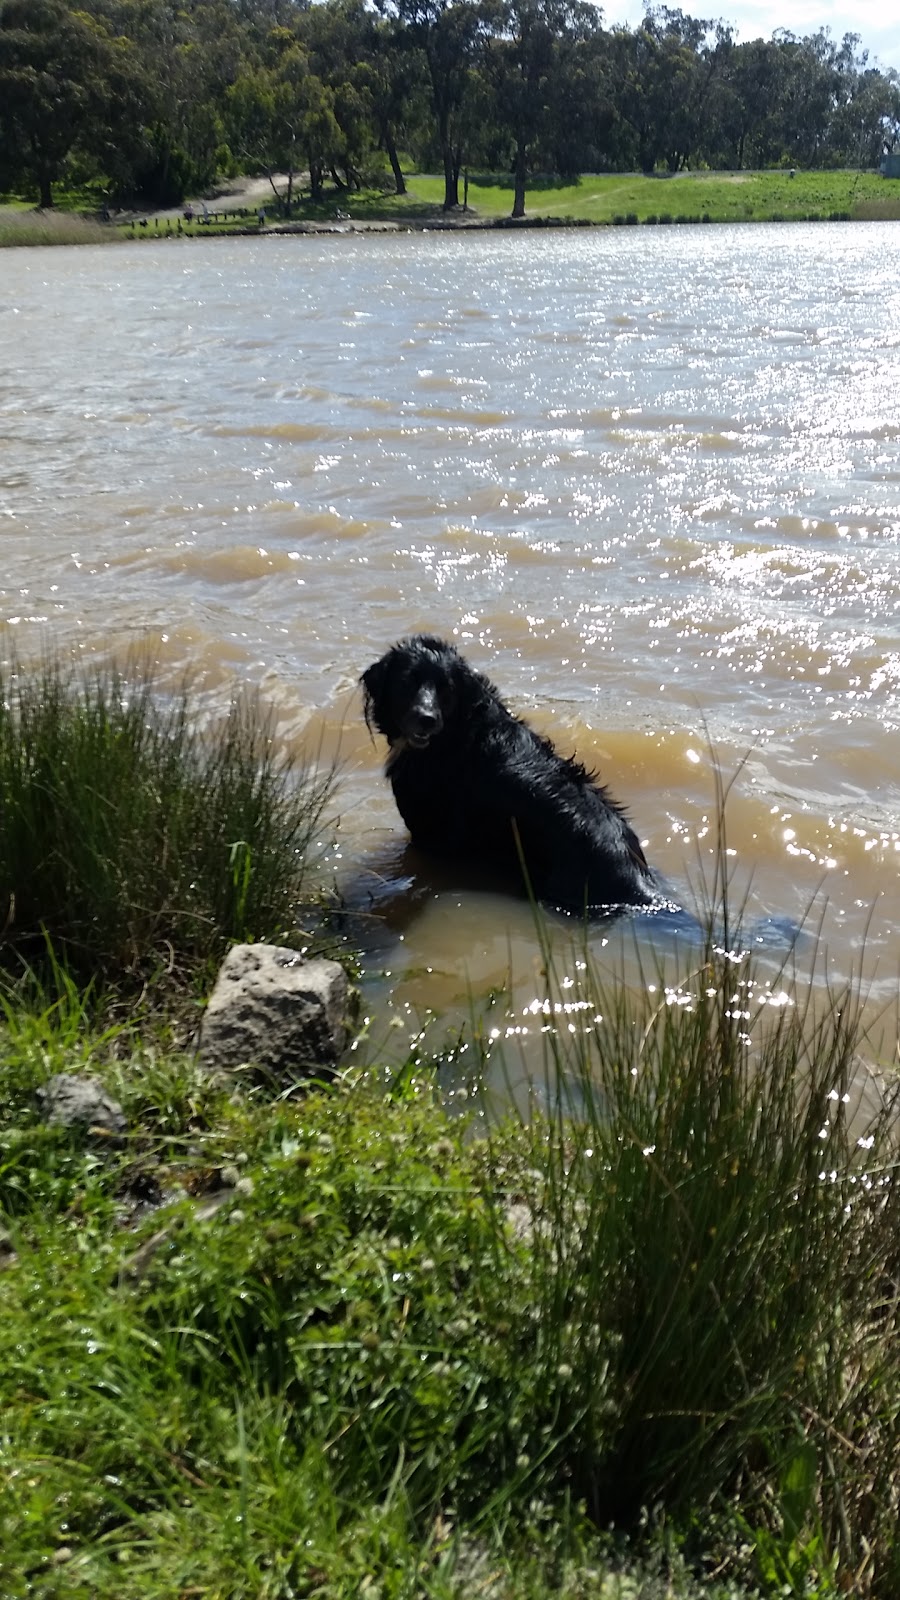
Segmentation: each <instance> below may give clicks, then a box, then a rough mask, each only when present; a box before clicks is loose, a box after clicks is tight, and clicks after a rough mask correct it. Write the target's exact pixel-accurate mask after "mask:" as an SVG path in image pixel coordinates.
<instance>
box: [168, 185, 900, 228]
mask: <svg viewBox="0 0 900 1600" xmlns="http://www.w3.org/2000/svg"><path fill="white" fill-rule="evenodd" d="M460 194H462V186H461V187H460ZM442 200H443V180H442V179H440V178H437V177H428V176H425V175H422V174H416V175H414V176H411V177H410V179H409V193H408V194H407V195H406V196H404V197H398V196H391V195H385V194H384V193H383V192H382V191H380V190H376V189H369V190H364V191H362V192H361V193H357V194H346V193H344V194H340V195H338V194H335V195H329V196H328V197H327V198H326V199H325V200H324V201H323V202H322V203H320V204H318V205H316V206H313V205H312V204H311V203H310V202H309V201H302V202H301V203H300V205H299V207H298V208H297V209H296V210H295V212H294V213H293V215H292V220H295V221H308V222H332V221H334V220H335V219H336V217H337V215H338V212H341V213H342V214H343V215H344V216H345V217H348V218H350V219H352V220H355V221H360V222H366V221H379V220H385V221H393V222H397V223H400V224H403V223H404V222H406V223H408V224H409V225H410V226H416V225H417V224H420V223H422V222H427V221H435V220H438V219H440V217H441V216H442V211H441V203H442ZM512 201H513V188H512V182H511V180H510V179H509V178H508V177H506V176H497V175H493V176H492V175H473V176H471V177H470V182H469V208H470V211H471V213H472V215H473V217H479V218H483V219H488V220H491V219H493V220H498V221H499V220H501V219H504V218H508V217H509V215H510V212H511V210H512ZM526 205H527V212H528V215H529V216H530V217H532V218H537V217H545V218H548V219H554V220H559V221H581V222H595V223H622V222H625V221H632V220H634V221H637V222H647V221H655V222H667V223H672V222H675V223H678V222H710V221H712V222H765V221H807V220H822V221H829V220H838V219H845V218H846V219H851V218H874V217H885V218H890V217H896V216H897V215H898V214H900V201H898V199H897V197H896V196H895V195H894V192H893V189H892V188H891V186H890V185H889V184H886V182H885V180H884V179H883V178H881V177H880V175H878V174H876V173H871V172H863V173H861V172H852V171H840V172H797V173H796V174H795V176H794V177H793V178H792V177H791V176H790V174H789V172H786V171H772V172H735V173H731V172H701V173H680V174H678V175H677V176H675V177H668V176H664V175H662V174H660V175H659V176H654V177H645V176H643V175H642V174H639V173H626V174H611V175H608V176H602V175H597V174H584V175H583V176H582V177H581V178H579V179H576V180H575V181H574V182H572V183H567V182H563V181H562V180H557V179H548V178H540V177H536V178H535V179H534V180H533V181H532V183H531V185H530V187H529V190H528V194H527V202H526ZM278 220H279V219H278V218H277V217H271V218H270V223H271V225H273V226H276V225H277V224H278ZM236 225H237V224H236V222H229V223H226V224H224V225H223V224H215V225H214V227H215V228H217V229H218V228H222V227H223V226H224V228H225V229H226V231H227V229H229V228H233V227H234V226H236ZM241 225H242V226H244V227H246V225H247V222H246V219H241ZM173 227H174V225H173ZM138 231H140V230H138ZM191 231H192V232H194V233H196V234H198V235H202V234H204V233H206V232H207V229H206V228H204V227H202V226H200V225H198V224H197V223H194V224H193V225H192V229H191ZM210 231H212V230H210Z"/></svg>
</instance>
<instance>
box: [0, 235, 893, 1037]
mask: <svg viewBox="0 0 900 1600" xmlns="http://www.w3.org/2000/svg"><path fill="white" fill-rule="evenodd" d="M898 260H900V224H894V223H881V224H877V223H873V224H846V225H836V224H820V225H817V224H807V225H799V226H793V225H779V226H758V225H757V226H746V227H740V226H734V227H713V226H711V227H693V228H687V227H682V228H675V227H673V228H659V229H655V230H651V229H639V230H638V229H624V228H623V229H609V230H601V229H597V230H585V231H580V230H579V231H573V232H571V233H569V232H560V233H552V232H551V233H541V232H532V233H517V234H515V235H514V236H513V235H511V234H506V233H500V234H495V233H486V234H483V235H475V236H472V235H466V236H465V237H456V236H447V235H443V234H434V235H429V234H411V235H401V236H396V235H390V236H370V237H362V236H353V235H347V236H323V237H303V238H265V239H259V240H243V239H242V240H239V241H232V242H230V241H224V240H209V241H205V242H198V241H190V242H186V241H185V242H174V241H173V242H171V243H168V244H154V243H149V242H146V243H143V242H142V243H135V244H133V245H131V244H123V245H121V246H120V247H117V248H101V249H94V248H84V249H78V250H74V249H72V250H62V249H55V250H16V251H6V252H4V253H3V254H2V256H0V656H8V654H9V650H10V649H11V648H12V647H13V646H15V648H16V649H17V651H18V653H19V654H20V655H22V656H25V657H26V658H27V657H28V656H29V655H30V654H31V653H33V652H36V651H37V650H39V649H40V647H41V646H42V645H43V644H44V643H45V642H46V641H48V640H50V641H52V642H53V643H54V644H55V645H57V646H60V647H62V648H64V649H66V650H68V649H71V650H73V651H77V652H81V653H83V654H94V653H105V652H107V651H110V650H120V649H121V648H122V647H123V646H124V645H126V644H128V643H130V642H134V641H135V640H137V639H143V638H145V637H147V636H149V637H150V638H151V639H152V641H153V643H154V645H155V647H156V649H157V652H158V654H159V656H160V658H161V660H162V662H163V663H164V665H165V667H166V669H167V670H169V669H171V670H172V672H173V673H176V672H180V671H181V669H182V668H184V667H186V666H191V667H193V668H194V669H196V671H197V673H198V675H199V678H200V681H201V682H202V684H203V685H204V686H205V687H206V689H207V691H208V694H209V697H210V700H211V702H212V703H213V704H215V703H224V702H225V701H226V700H227V698H228V696H229V694H230V692H231V691H232V689H233V687H234V685H235V683H236V682H238V681H251V682H253V683H255V684H259V685H260V686H261V688H262V691H263V694H264V696H265V698H266V699H268V700H269V701H271V702H272V703H273V704H274V705H275V706H276V707H277V710H278V716H279V726H280V729H281V732H282V734H283V736H284V738H285V739H286V740H287V741H289V742H291V743H294V742H298V741H305V743H306V744H307V746H308V747H310V748H312V749H318V748H321V749H322V750H323V752H324V754H325V755H326V756H328V757H330V756H332V755H338V756H339V758H340V761H341V766H342V780H341V784H340V789H339V792H338V797H337V800H336V817H335V824H334V829H333V837H332V838H331V839H330V840H329V845H328V850H327V857H328V867H327V870H328V871H329V872H330V873H332V872H333V873H334V874H336V875H337V876H338V877H339V878H340V879H341V881H342V882H344V883H347V884H349V885H351V892H352V893H353V895H354V897H355V899H356V900H357V901H358V903H359V904H360V905H362V906H364V907H367V908H368V909H369V910H370V911H371V919H370V928H371V939H370V943H369V948H370V954H369V956H368V957H367V961H368V967H367V973H366V976H365V994H366V998H367V1005H368V1006H369V1009H370V1011H371V1014H372V1016H373V1019H374V1020H373V1032H376V1033H377V1032H379V1030H388V1029H389V1028H390V1025H391V1021H393V1023H394V1024H395V1025H396V1026H395V1029H394V1032H393V1033H392V1034H391V1036H392V1037H396V1036H397V1035H402V1036H403V1038H405V1037H406V1034H407V1033H408V1032H409V1030H410V1029H411V1028H413V1027H414V1026H415V1025H416V1022H417V1019H418V1018H419V1017H420V1016H422V1015H423V1014H424V1013H425V1012H426V1011H427V1010H429V1009H435V1008H437V1009H440V1010H441V1011H444V1012H445V1013H448V1014H449V1015H450V1016H451V1017H453V1016H456V1015H459V1014H461V1013H464V1012H465V1011H466V1010H467V1007H468V996H469V995H470V994H473V993H474V994H478V993H480V992H482V991H483V990H485V989H488V988H500V987H505V988H506V990H507V992H508V1008H509V1009H508V1012H506V1011H504V1015H503V1016H502V1017H501V1019H500V1022H499V1023H498V1031H499V1032H500V1033H501V1034H505V1033H507V1032H509V1031H512V1032H513V1036H514V1038H515V1040H516V1042H517V1043H519V1042H521V1041H522V1040H523V1039H527V1038H528V1037H529V1036H530V1035H533V1034H534V1033H535V1031H537V1032H538V1033H539V1031H540V1028H539V1025H538V1023H539V1018H538V1016H537V1015H536V1010H535V1006H536V1001H537V999H538V998H539V996H540V995H541V993H542V992H543V991H542V978H541V967H542V955H541V952H540V949H539V946H538V942H537V939H536V936H535V931H534V928H533V925H532V920H531V915H530V912H529V910H528V908H527V906H522V905H519V904H518V903H516V902H511V901H509V900H507V899H504V898H502V897H500V896H498V895H494V894H491V893H490V892H488V891H486V890H484V889H480V888H479V887H478V886H472V885H469V886H465V887H460V886H459V885H457V884H454V883H453V882H448V881H447V880H446V878H445V879H443V880H442V879H441V878H440V877H439V876H437V875H435V874H434V873H432V872H430V871H429V870H428V868H427V864H424V863H422V862H421V861H419V862H416V861H413V860H411V859H410V858H409V856H408V855H405V854H404V849H403V845H404V835H403V830H402V825H401V824H400V821H399V818H398V816H397V815H396V812H395V810H394V807H393V803H392V800H391V797H390V792H389V790H388V787H387V785H386V783H385V782H384V780H383V778H382V776H381V761H382V757H383V751H382V750H380V749H379V748H377V747H376V746H375V745H374V744H373V743H372V741H371V740H370V739H369V737H368V734H367V732H366V729H365V727H364V725H363V722H362V717H361V705H360V699H359V695H358V691H357V690H356V681H357V679H358V677H359V674H360V672H361V671H362V670H363V669H364V668H365V667H366V666H367V665H368V664H369V663H370V662H371V661H372V660H373V659H374V658H375V657H376V656H378V655H380V654H381V653H382V652H383V650H384V649H385V648H386V646H387V645H388V644H390V643H392V642H393V641H394V640H395V639H396V638H397V637H398V636H400V635H402V634H404V633H408V632H412V631H416V630H419V629H428V630H429V631H433V632H436V633H439V634H442V635H444V636H446V637H448V638H451V639H453V640H454V641H455V643H456V644H457V645H458V647H459V648H460V649H461V650H462V651H463V653H464V654H466V655H467V656H468V657H469V658H470V659H471V661H472V662H473V663H474V664H475V665H476V666H478V667H479V668H481V669H483V670H486V671H487V672H488V673H489V674H490V676H491V677H492V678H493V679H494V681H495V682H496V683H497V685H498V686H499V687H500V689H501V691H502V692H503V694H504V696H505V697H506V698H507V700H508V701H509V703H510V704H511V705H512V706H513V708H514V709H515V710H516V711H518V712H520V713H522V714H524V715H526V716H528V717H529V718H530V719H531V720H533V722H534V724H535V726H537V727H538V728H540V729H541V730H542V731H545V732H549V733H551V734H552V736H553V737H554V739H555V740H556V742H557V743H558V745H559V746H560V748H561V749H562V750H563V751H564V753H566V754H571V753H577V755H578V756H579V757H580V758H581V759H582V760H584V761H585V762H587V763H588V764H591V765H595V766H596V767H597V768H598V769H599V771H600V774H601V776H602V777H603V779H604V780H605V781H606V782H608V783H609V785H610V787H611V789H612V791H613V793H614V794H615V795H616V796H617V797H618V798H620V799H621V800H623V801H624V802H626V804H627V806H628V808H629V811H630V813H631V815H632V818H633V820H634V822H635V825H636V827H637V830H638V832H639V834H640V837H641V838H642V840H644V841H645V848H646V851H647V855H648V857H649V859H650V860H651V861H652V862H653V863H654V865H656V866H657V867H658V868H659V869H660V871H661V872H662V873H663V874H664V875H665V877H666V879H667V881H668V883H669V885H670V886H671V889H672V892H673V895H674V896H675V898H677V899H679V900H681V901H683V902H689V901H690V897H691V894H692V892H693V891H692V885H693V887H694V889H696V885H697V882H698V878H699V875H700V873H701V871H702V870H703V869H704V867H705V869H706V870H707V871H708V870H709V868H710V863H711V860H712V856H711V851H712V838H713V830H712V826H711V825H712V821H713V812H714V772H713V759H712V754H711V750H712V749H714V751H715V754H716V756H717V759H718V761H719V763H720V765H721V768H722V770H723V772H724V773H725V775H726V777H727V776H729V775H731V774H735V773H736V774H737V775H736V776H735V779H734V783H733V786H732V789H731V794H730V799H729V809H728V844H729V848H730V850H731V852H732V854H731V856H730V857H729V860H730V861H731V863H732V865H733V868H734V875H735V883H736V886H737V893H738V896H739V897H740V898H743V897H746V900H747V914H748V918H749V919H750V920H751V922H752V923H753V924H754V925H755V926H758V927H761V928H763V929H765V928H766V927H768V925H769V919H772V922H771V926H772V929H773V933H772V939H773V953H772V956H771V960H772V962H773V963H774V968H777V965H778V962H779V960H780V959H781V956H780V955H779V952H778V941H779V929H781V928H782V927H783V926H790V925H791V924H792V923H797V922H799V921H801V920H802V919H803V917H804V915H805V913H806V911H807V908H808V907H809V905H810V903H811V902H813V901H815V904H816V911H815V914H814V921H815V923H816V925H819V924H821V943H822V947H823V950H824V951H825V952H826V953H827V956H826V961H825V967H826V968H827V970H828V971H829V972H830V974H831V976H832V978H833V979H835V980H839V979H840V978H841V977H842V976H844V975H846V974H847V973H849V972H851V971H852V970H854V969H859V968H860V967H861V968H862V970H863V972H864V974H865V978H866V983H867V985H868V987H869V990H870V992H871V996H872V1004H873V1006H875V1007H877V1006H878V1005H880V1004H886V1003H888V1002H890V1001H891V1000H892V998H893V997H894V996H895V995H896V992H897V979H898V967H900V959H898V958H900V942H898V926H900V293H898V281H897V262H898ZM738 769H739V770H738ZM663 920H664V919H663ZM637 921H638V923H641V924H642V925H641V926H636V924H635V921H634V920H633V919H632V920H631V921H629V920H626V921H624V922H620V923H618V924H615V925H613V926H611V927H610V926H608V927H605V928H602V929H601V928H598V929H596V930H594V931H593V932H592V933H591V934H590V935H589V936H588V944H589V946H590V948H591V950H592V951H593V952H594V953H595V954H596V955H597V956H598V958H599V959H600V960H601V962H602V963H606V964H608V965H609V966H610V968H611V969H614V968H615V966H616V963H617V962H619V961H621V962H623V963H624V964H625V967H626V969H629V966H630V970H632V971H633V970H634V963H635V961H636V960H638V961H639V960H642V959H646V958H648V957H649V959H650V960H651V962H652V961H654V960H656V958H657V957H658V956H659V955H660V953H662V955H663V957H665V955H666V952H667V950H668V948H669V946H670V945H672V944H675V945H677V944H678V941H679V939H683V938H684V934H683V930H682V931H679V930H678V929H675V930H673V929H671V928H666V927H665V926H664V925H663V921H660V920H657V919H637ZM554 937H558V938H560V939H562V938H566V939H571V930H569V929H565V928H564V929H562V930H557V933H556V934H555V935H554ZM636 945H637V946H639V947H640V951H641V952H642V954H641V955H640V956H638V955H636V954H635V946H636ZM782 954H783V951H782ZM766 959H769V958H766ZM560 960H561V962H562V968H563V969H564V974H563V981H564V982H565V983H566V984H567V985H568V987H569V990H570V991H571V993H572V996H573V1004H576V1003H577V994H578V988H579V972H580V970H581V969H580V966H579V964H578V962H577V961H576V960H575V958H574V957H572V959H571V960H570V959H569V957H567V956H564V955H561V957H560ZM774 968H773V970H774ZM501 1009H502V1008H501ZM522 1030H528V1033H525V1032H523V1031H522ZM527 1048H528V1047H527V1045H526V1049H527Z"/></svg>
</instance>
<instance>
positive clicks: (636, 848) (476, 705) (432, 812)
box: [360, 634, 662, 912]
mask: <svg viewBox="0 0 900 1600" xmlns="http://www.w3.org/2000/svg"><path fill="white" fill-rule="evenodd" d="M360 681H361V683H362V686H363V690H364V694H365V715H366V722H367V724H368V726H369V728H370V729H372V728H373V727H374V728H377V730H378V732H379V733H383V734H384V736H385V738H386V739H387V741H388V744H389V745H390V751H389V754H388V759H387V765H386V768H385V770H386V773H387V776H388V777H389V778H390V781H391V786H392V788H393V791H394V799H395V800H396V802H397V807H398V810H399V812H400V815H401V816H402V818H403V820H404V822H405V823H406V826H407V827H408V829H409V831H410V835H411V837H412V842H413V844H414V845H416V846H417V847H418V848H419V849H421V850H424V851H429V852H431V853H432V854H434V855H439V856H443V857H445V858H447V857H449V858H451V859H454V860H457V861H461V862H465V863H466V864H469V863H471V862H473V861H478V862H482V863H484V864H485V865H486V866H489V867H491V868H494V869H497V870H498V871H505V872H512V873H514V874H515V875H516V877H517V879H518V881H519V883H521V881H522V865H523V864H524V868H525V873H526V876H527V881H528V883H529V885H530V887H531V890H532V892H533V893H534V895H535V896H536V898H537V899H539V900H542V901H545V902H547V903H548V904H550V905H553V906H557V907H559V908H560V909H561V910H565V911H573V912H584V911H585V910H587V909H593V910H599V909H601V908H605V907H606V908H608V907H614V906H649V905H654V904H659V903H660V902H661V900H662V896H661V895H660V892H659V891H658V889H656V888H655V885H654V879H653V875H652V873H651V871H650V868H649V867H648V865H647V862H646V860H645V858H644V852H643V850H642V849H641V846H640V843H639V841H638V838H637V836H636V834H635V833H634V831H633V829H632V828H631V827H629V824H628V822H627V821H626V819H625V816H624V814H623V812H622V810H621V808H620V807H619V806H618V805H617V804H616V802H615V801H614V800H612V799H611V798H610V796H609V795H608V793H607V791H606V790H605V789H604V788H603V787H602V785H600V784H599V783H597V781H596V779H595V778H594V776H593V775H592V774H591V773H590V772H588V771H587V770H586V769H585V768H584V767H582V766H580V765H579V763H578V762H577V761H570V760H566V759H565V758H564V757H563V756H560V755H558V754H557V752H556V751H555V750H554V748H553V745H552V744H551V743H550V741H549V739H544V738H542V737H541V736H540V734H537V733H535V732H534V730H533V729H532V728H529V727H528V725H527V723H525V722H522V721H521V720H520V718H518V717H514V716H513V714H512V712H511V711H508V710H507V708H506V706H505V705H504V704H503V701H502V700H501V698H500V695H499V694H498V692H497V690H496V689H495V688H494V685H493V684H492V683H491V682H489V680H488V679H487V678H485V677H483V676H482V674H481V673H480V672H476V671H475V670H474V668H473V667H470V666H469V665H468V663H467V662H466V661H464V660H463V658H462V656H461V655H459V653H458V652H457V651H456V650H455V649H454V647H453V645H450V644H445V643H444V641H443V640H441V639H435V638H433V637H432V636H431V635H429V634H416V635H415V636H414V637H413V638H410V639H401V640H400V642H399V644H396V645H394V646H393V648H392V649H390V650H389V651H388V652H387V654H386V655H384V656H382V658H381V660H380V661H376V662H375V663H374V664H373V665H372V666H371V667H369V668H368V670H367V671H366V672H364V673H363V675H362V678H361V680H360Z"/></svg>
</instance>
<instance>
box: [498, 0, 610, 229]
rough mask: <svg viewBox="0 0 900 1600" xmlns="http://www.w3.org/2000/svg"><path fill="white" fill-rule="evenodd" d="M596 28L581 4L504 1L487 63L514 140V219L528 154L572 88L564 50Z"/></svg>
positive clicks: (501, 116)
mask: <svg viewBox="0 0 900 1600" xmlns="http://www.w3.org/2000/svg"><path fill="white" fill-rule="evenodd" d="M596 27H597V13H596V12H595V11H594V10H593V8H591V7H589V6H587V5H583V4H581V3H580V0H505V3H504V5H503V9H502V11H501V12H500V14H499V16H498V18H497V22H496V33H495V37H494V39H493V41H492V43H491V47H490V49H489V50H488V52H487V60H488V71H489V74H490V76H491V78H492V81H493V85H494V92H495V96H496V101H497V107H496V114H497V117H498V120H499V121H500V123H501V125H503V126H506V127H507V128H508V129H509V131H510V134H511V135H512V141H513V171H514V175H515V176H514V194H513V208H512V215H513V217H516V218H518V217H524V215H525V189H526V182H527V176H528V164H529V156H530V153H531V151H532V150H533V148H534V146H535V145H536V144H538V143H539V141H541V140H542V139H546V137H547V135H548V134H549V132H550V130H551V128H552V126H553V122H554V113H555V111H556V108H557V106H558V105H559V104H560V102H561V101H562V100H563V99H564V98H565V94H566V90H568V89H569V88H570V86H571V79H570V78H568V77H567V76H566V74H565V72H564V70H563V65H564V61H565V52H566V46H567V45H569V44H571V43H572V42H573V41H574V40H576V39H583V38H587V37H589V36H590V34H591V32H592V30H594V29H596ZM570 109H571V107H570Z"/></svg>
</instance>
